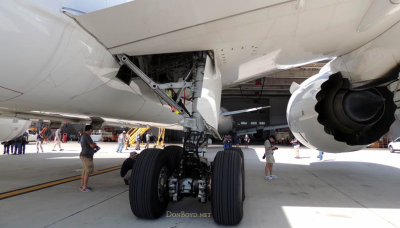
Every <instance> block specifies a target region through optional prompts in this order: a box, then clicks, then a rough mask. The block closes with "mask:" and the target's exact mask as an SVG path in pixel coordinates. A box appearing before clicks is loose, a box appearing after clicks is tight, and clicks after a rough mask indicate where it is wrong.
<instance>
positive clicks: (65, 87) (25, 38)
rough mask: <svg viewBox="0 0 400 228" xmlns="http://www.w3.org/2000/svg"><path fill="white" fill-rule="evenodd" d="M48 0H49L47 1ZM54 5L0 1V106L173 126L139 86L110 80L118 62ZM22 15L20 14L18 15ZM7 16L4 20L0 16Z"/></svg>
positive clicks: (155, 99)
mask: <svg viewBox="0 0 400 228" xmlns="http://www.w3.org/2000/svg"><path fill="white" fill-rule="evenodd" d="M50 2H51V1H50ZM52 7H53V6H49V8H46V6H42V5H40V4H37V5H36V4H34V3H31V2H25V1H11V2H9V1H7V4H6V3H4V2H2V3H0V18H2V19H5V20H4V23H3V24H2V25H0V41H1V43H3V44H7V45H3V46H2V47H1V48H2V56H7V57H6V58H2V61H1V67H0V75H1V77H2V78H3V80H1V81H0V107H2V108H7V109H8V110H9V111H48V112H59V113H60V112H62V113H74V114H84V115H85V114H86V115H89V116H101V117H110V118H121V119H128V120H142V121H151V122H160V123H167V124H172V123H177V122H179V121H180V117H177V116H176V115H175V114H173V113H172V112H170V108H169V106H165V105H163V104H162V103H161V102H160V100H159V99H158V97H156V96H155V95H154V92H152V91H150V89H148V88H147V86H146V85H143V84H142V83H141V82H133V83H132V84H131V86H130V87H129V86H127V85H125V84H124V83H122V82H121V81H119V80H118V79H116V78H115V76H116V74H117V72H118V70H119V64H118V63H117V62H116V61H115V59H114V57H113V56H112V55H111V54H110V52H109V51H108V50H107V49H106V48H104V46H103V45H101V44H100V43H99V42H98V41H97V40H96V39H95V38H94V37H92V36H91V35H90V34H89V33H87V32H86V31H85V30H83V29H82V28H81V27H80V26H78V25H77V24H76V22H74V21H73V20H72V19H71V18H69V17H67V16H66V15H64V14H62V13H61V12H60V11H59V8H57V7H55V8H57V9H56V10H55V11H54V9H53V8H52ZM21 12H23V13H21ZM2 13H4V14H3V15H6V16H7V18H3V17H2Z"/></svg>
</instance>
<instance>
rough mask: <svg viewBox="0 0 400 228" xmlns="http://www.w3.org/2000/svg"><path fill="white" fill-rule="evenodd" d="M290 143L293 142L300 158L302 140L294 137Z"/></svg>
mask: <svg viewBox="0 0 400 228" xmlns="http://www.w3.org/2000/svg"><path fill="white" fill-rule="evenodd" d="M290 143H292V144H293V148H294V153H295V158H300V152H299V151H300V142H299V141H298V140H297V139H296V138H294V139H293V140H292V141H290Z"/></svg>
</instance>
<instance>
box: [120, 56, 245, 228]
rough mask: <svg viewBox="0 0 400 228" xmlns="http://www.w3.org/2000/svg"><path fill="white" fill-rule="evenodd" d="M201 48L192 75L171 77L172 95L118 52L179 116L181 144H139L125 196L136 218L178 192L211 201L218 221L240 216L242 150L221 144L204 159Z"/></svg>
mask: <svg viewBox="0 0 400 228" xmlns="http://www.w3.org/2000/svg"><path fill="white" fill-rule="evenodd" d="M201 54H203V55H196V58H194V60H195V61H194V63H193V66H192V69H191V70H190V74H191V75H192V77H189V75H188V76H187V77H186V78H185V79H184V82H183V83H182V82H181V83H175V84H174V83H172V84H174V85H173V87H174V88H177V87H179V86H181V88H180V90H179V91H178V93H177V94H178V98H176V99H172V98H171V97H169V96H168V95H166V93H165V92H164V91H163V90H162V89H161V88H164V87H165V85H162V84H157V83H155V82H154V81H152V80H151V79H150V78H149V77H147V75H145V74H144V73H143V72H142V71H141V70H140V69H139V68H138V67H136V66H135V65H134V64H133V63H132V62H131V61H130V60H129V58H128V57H127V56H125V55H122V56H118V58H119V59H120V61H121V62H122V63H123V64H125V65H127V66H128V67H129V68H130V69H131V70H132V71H134V72H135V74H136V75H138V76H139V77H141V78H142V79H143V80H144V81H145V82H146V83H147V84H148V85H149V86H150V88H152V89H153V90H154V91H155V92H156V93H157V94H158V95H160V97H161V98H162V99H163V100H164V101H165V102H167V103H168V104H169V105H171V106H172V107H174V108H175V109H176V110H178V111H179V112H180V114H182V115H183V116H184V129H185V139H184V144H183V147H179V146H167V147H165V148H164V149H145V150H143V151H142V152H141V153H140V155H139V156H138V158H137V161H136V162H135V165H134V166H133V169H132V176H131V182H130V186H129V201H130V205H131V209H132V212H133V214H135V215H136V216H137V217H139V218H144V219H155V218H158V217H160V216H162V215H163V214H164V213H165V211H166V208H167V206H168V203H169V202H178V201H180V200H181V199H182V198H183V197H195V198H197V199H198V201H199V202H200V203H206V202H207V201H211V210H212V216H213V218H214V220H215V222H216V223H218V224H222V225H236V224H238V223H239V222H240V221H241V219H242V217H243V201H244V198H245V192H244V190H245V187H244V185H245V181H244V160H243V152H242V151H241V150H240V149H239V148H227V149H225V150H223V151H219V152H218V153H217V155H216V156H215V159H214V162H209V161H208V160H207V158H206V157H205V156H204V154H205V152H206V147H207V141H208V137H209V135H210V134H211V133H210V130H209V128H208V127H207V124H206V123H205V121H204V119H203V118H202V116H201V115H200V113H199V112H198V110H197V101H198V98H199V97H200V96H201V87H202V81H203V72H204V68H205V64H204V63H205V59H206V58H205V57H204V53H201ZM142 76H143V77H142ZM189 80H190V81H191V82H189ZM168 84H169V85H172V84H171V83H168ZM186 88H189V89H190V90H191V92H192V100H191V103H190V104H191V108H186V107H184V106H183V104H182V102H180V100H179V99H180V94H182V90H183V89H186ZM188 110H191V111H190V112H189V111H188Z"/></svg>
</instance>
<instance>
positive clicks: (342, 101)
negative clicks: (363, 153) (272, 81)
mask: <svg viewBox="0 0 400 228" xmlns="http://www.w3.org/2000/svg"><path fill="white" fill-rule="evenodd" d="M395 110H396V105H395V103H394V101H393V93H392V92H390V91H389V90H388V89H387V87H374V88H367V89H354V88H351V84H350V82H349V80H348V79H346V78H343V77H342V75H341V74H340V73H335V74H331V73H320V74H317V75H314V76H313V77H310V78H309V79H307V80H306V81H304V82H303V83H302V84H301V85H300V87H299V88H298V89H297V90H296V91H295V92H294V93H293V94H292V96H291V98H290V100H289V103H288V107H287V121H288V124H289V127H290V129H291V130H292V132H293V134H294V136H295V137H296V138H297V139H298V140H300V142H301V143H303V144H304V145H306V146H307V147H309V148H312V149H317V150H320V151H324V152H348V151H355V150H359V149H362V148H364V147H366V145H368V144H371V143H373V142H375V141H377V140H379V138H380V137H381V136H382V135H384V134H385V133H387V132H388V131H389V128H390V126H391V125H392V123H393V122H394V120H395V118H394V112H395Z"/></svg>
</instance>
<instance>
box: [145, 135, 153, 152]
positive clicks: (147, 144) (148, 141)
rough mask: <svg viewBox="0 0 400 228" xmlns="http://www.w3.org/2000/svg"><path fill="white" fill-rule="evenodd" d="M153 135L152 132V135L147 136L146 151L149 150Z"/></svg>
mask: <svg viewBox="0 0 400 228" xmlns="http://www.w3.org/2000/svg"><path fill="white" fill-rule="evenodd" d="M151 135H152V133H151V132H150V133H149V132H148V133H147V134H146V146H145V148H146V149H148V148H149V145H150V141H151Z"/></svg>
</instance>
